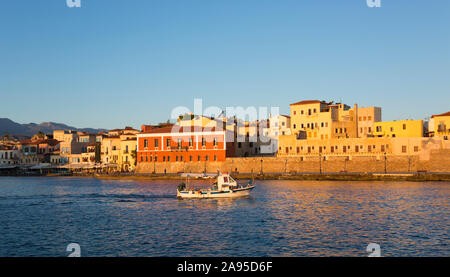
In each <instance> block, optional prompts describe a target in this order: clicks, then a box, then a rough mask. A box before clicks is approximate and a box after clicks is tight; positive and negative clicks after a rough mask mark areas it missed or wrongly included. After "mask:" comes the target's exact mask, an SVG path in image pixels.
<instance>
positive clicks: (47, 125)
mask: <svg viewBox="0 0 450 277" xmlns="http://www.w3.org/2000/svg"><path fill="white" fill-rule="evenodd" d="M54 130H74V131H82V132H88V133H98V132H101V131H106V129H93V128H76V127H72V126H68V125H66V124H63V123H55V122H42V123H40V124H36V123H28V124H20V123H17V122H14V121H12V120H11V119H9V118H0V136H2V135H3V134H5V133H8V134H9V135H18V136H32V135H34V134H36V133H37V132H39V131H41V132H43V133H44V134H49V133H52V132H53V131H54Z"/></svg>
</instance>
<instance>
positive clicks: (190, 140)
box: [189, 138, 192, 147]
mask: <svg viewBox="0 0 450 277" xmlns="http://www.w3.org/2000/svg"><path fill="white" fill-rule="evenodd" d="M189 147H192V138H189Z"/></svg>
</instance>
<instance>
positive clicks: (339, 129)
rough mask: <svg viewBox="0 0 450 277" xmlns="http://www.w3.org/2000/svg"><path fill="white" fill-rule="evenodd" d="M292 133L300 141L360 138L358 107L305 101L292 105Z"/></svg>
mask: <svg viewBox="0 0 450 277" xmlns="http://www.w3.org/2000/svg"><path fill="white" fill-rule="evenodd" d="M290 107H291V131H292V134H294V135H296V136H297V137H298V139H331V138H355V137H358V129H357V126H358V120H357V116H358V115H357V110H358V108H357V105H354V108H353V109H351V108H350V107H349V106H347V105H345V104H342V103H336V104H333V102H325V101H320V100H304V101H300V102H296V103H293V104H291V105H290Z"/></svg>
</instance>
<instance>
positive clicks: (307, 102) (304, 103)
mask: <svg viewBox="0 0 450 277" xmlns="http://www.w3.org/2000/svg"><path fill="white" fill-rule="evenodd" d="M307 104H328V103H327V102H325V101H322V100H303V101H300V102H296V103H293V104H291V106H292V105H307Z"/></svg>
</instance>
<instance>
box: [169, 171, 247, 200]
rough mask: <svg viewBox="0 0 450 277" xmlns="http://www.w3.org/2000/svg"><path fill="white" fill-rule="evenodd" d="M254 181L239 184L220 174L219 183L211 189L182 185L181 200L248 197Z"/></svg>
mask: <svg viewBox="0 0 450 277" xmlns="http://www.w3.org/2000/svg"><path fill="white" fill-rule="evenodd" d="M254 188H255V186H254V185H253V181H250V182H249V183H248V184H244V185H241V184H238V183H237V182H236V181H235V180H234V179H233V178H232V177H231V176H230V175H229V174H222V173H219V175H218V176H217V181H216V182H215V183H214V184H213V185H212V187H211V188H210V189H197V190H196V189H194V188H189V187H187V186H186V184H185V183H181V184H180V185H179V186H178V188H177V197H179V198H230V197H233V198H234V197H242V196H248V195H249V194H250V191H251V190H252V189H254Z"/></svg>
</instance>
